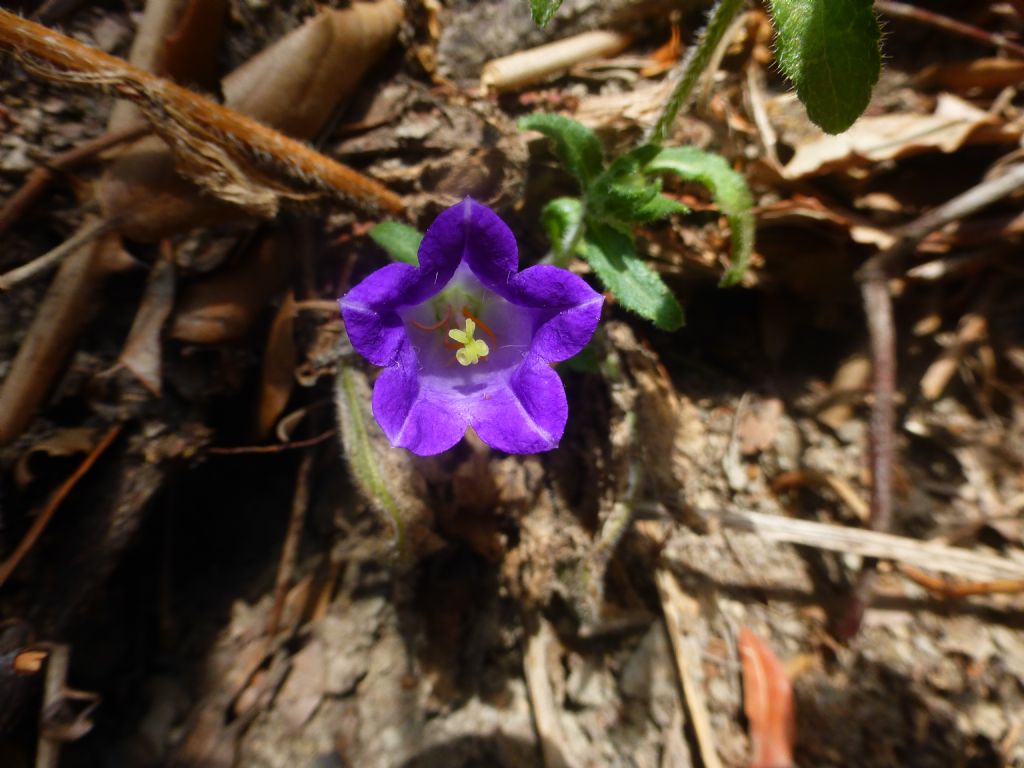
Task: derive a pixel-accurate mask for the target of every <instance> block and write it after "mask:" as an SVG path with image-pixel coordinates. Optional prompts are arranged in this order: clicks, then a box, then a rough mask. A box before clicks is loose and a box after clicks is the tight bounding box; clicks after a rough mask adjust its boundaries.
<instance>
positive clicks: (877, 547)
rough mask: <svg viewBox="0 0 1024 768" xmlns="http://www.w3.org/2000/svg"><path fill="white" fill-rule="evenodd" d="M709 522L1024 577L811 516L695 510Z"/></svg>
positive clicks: (966, 555) (977, 559)
mask: <svg viewBox="0 0 1024 768" xmlns="http://www.w3.org/2000/svg"><path fill="white" fill-rule="evenodd" d="M698 512H699V514H700V515H701V516H702V517H704V518H707V519H709V520H717V521H718V522H719V523H720V524H722V525H724V526H726V527H728V528H735V529H737V530H741V531H749V532H750V533H756V534H757V535H759V536H761V537H762V538H764V539H767V540H768V541H784V542H788V543H790V544H801V545H803V546H807V547H816V548H817V549H825V550H828V551H830V552H843V553H848V554H852V555H860V556H861V557H871V558H875V559H878V560H894V561H898V562H901V563H906V564H908V565H914V566H917V567H919V568H927V569H930V570H933V571H941V572H942V573H948V574H950V575H953V576H959V577H961V578H965V579H976V580H978V581H989V580H1002V579H1024V564H1021V563H1017V562H1014V561H1012V560H1008V559H1007V558H1005V557H997V556H995V555H984V554H981V553H978V552H972V551H971V550H968V549H962V548H959V547H950V546H948V545H946V544H940V543H938V542H933V541H918V540H917V539H910V538H907V537H906V536H895V535H893V534H891V533H882V532H880V531H866V530H863V529H861V528H850V527H847V526H842V525H833V524H831V523H819V522H815V521H813V520H794V519H793V518H789V517H782V516H780V515H765V514H761V513H759V512H741V511H739V510H734V509H731V510H698Z"/></svg>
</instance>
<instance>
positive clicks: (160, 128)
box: [0, 10, 403, 214]
mask: <svg viewBox="0 0 1024 768" xmlns="http://www.w3.org/2000/svg"><path fill="white" fill-rule="evenodd" d="M0 47H3V48H6V49H8V50H10V51H12V52H13V53H14V54H15V55H17V56H19V57H21V58H22V59H23V60H27V61H29V62H31V59H32V58H35V59H41V60H42V61H45V62H47V63H48V64H51V65H53V66H55V67H56V68H58V70H61V71H62V72H64V73H70V74H69V76H67V77H66V78H62V79H67V80H71V81H73V82H76V83H81V84H83V85H88V86H92V87H98V88H102V89H104V90H107V91H113V92H114V93H115V94H116V95H118V96H121V97H123V98H128V99H130V100H132V101H133V102H135V103H136V104H138V105H139V106H140V107H142V108H143V109H144V110H148V112H149V114H147V118H149V119H150V120H151V121H152V123H153V128H154V130H156V131H157V132H158V133H160V134H161V136H162V137H163V138H167V139H168V141H169V143H170V144H171V147H172V149H175V150H184V149H185V148H184V147H182V144H183V143H184V142H185V141H188V140H194V139H196V138H197V137H198V138H201V139H203V140H206V141H207V142H209V143H212V144H215V145H216V146H217V147H218V149H220V150H222V151H223V152H225V153H226V154H228V155H229V156H231V155H233V156H235V157H236V158H237V159H239V160H241V161H242V162H244V163H245V164H249V165H252V166H255V167H257V168H261V169H264V170H266V171H267V172H269V173H271V174H273V175H276V176H278V177H282V176H283V177H285V178H287V179H288V180H289V182H291V184H293V185H297V186H300V187H304V188H307V189H308V188H310V187H313V188H316V189H319V190H321V191H323V192H328V193H330V194H333V195H335V196H337V197H341V198H343V199H346V200H348V201H349V202H351V203H353V204H354V205H357V206H359V207H362V208H364V209H370V210H373V211H377V210H379V209H384V210H386V211H389V212H391V213H394V214H397V213H400V212H401V211H402V210H403V203H402V199H401V198H400V197H399V196H398V195H396V194H395V193H394V192H392V191H391V190H389V189H387V188H386V187H384V186H383V185H381V184H379V183H378V182H376V181H374V180H373V179H371V178H369V177H368V176H364V175H363V174H361V173H359V172H357V171H354V170H352V169H351V168H348V167H347V166H344V165H341V164H340V163H338V162H335V161H334V160H331V159H330V158H328V157H325V156H324V155H321V154H320V153H319V152H316V151H315V150H313V149H311V148H310V147H308V146H306V145H305V144H303V143H302V142H300V141H296V140H294V139H291V138H288V137H287V136H285V135H284V134H282V133H279V132H278V131H275V130H273V129H272V128H268V127H267V126H265V125H263V124H262V123H260V122H258V121H256V120H253V119H252V118H250V117H246V116H245V115H242V114H240V113H238V112H235V111H234V110H232V109H228V108H227V107H223V106H221V105H220V104H217V103H216V102H214V101H211V100H210V99H207V98H205V97H203V96H200V95H198V94H195V93H192V92H191V91H189V90H187V89H186V88H182V87H181V86H178V85H175V84H174V83H172V82H170V81H168V80H164V79H163V78H160V77H156V76H155V75H152V74H150V73H149V72H146V71H144V70H141V69H139V68H138V67H134V66H132V65H131V64H129V63H127V62H125V61H123V60H121V59H119V58H117V57H115V56H110V55H109V54H106V53H104V52H102V51H98V50H96V49H94V48H90V47H89V46H87V45H83V44H82V43H79V42H78V41H77V40H74V39H72V38H70V37H67V36H66V35H62V34H60V33H59V32H54V31H53V30H50V29H47V28H46V27H43V26H40V25H39V24H35V23H34V22H31V21H28V20H26V19H22V18H21V17H19V16H17V15H16V14H13V13H11V12H9V11H4V10H0ZM53 76H55V77H60V73H53ZM175 125H176V127H177V128H178V129H179V130H181V129H182V128H184V129H185V130H186V131H187V132H188V135H187V136H183V135H181V134H180V133H179V134H174V133H173V131H172V129H173V127H175ZM169 131H171V133H168V132H169ZM176 145H177V146H176Z"/></svg>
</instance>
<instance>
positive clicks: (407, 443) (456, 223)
mask: <svg viewBox="0 0 1024 768" xmlns="http://www.w3.org/2000/svg"><path fill="white" fill-rule="evenodd" d="M418 261H419V265H418V266H414V265H412V264H409V263H396V264H389V265H388V266H385V267H383V268H381V269H379V270H377V271H376V272H373V273H372V274H370V275H369V276H368V277H366V278H365V279H364V280H363V281H362V282H361V283H359V284H358V285H356V286H355V287H354V288H352V289H351V290H350V291H349V292H348V293H347V294H345V295H344V296H343V297H342V298H341V299H339V304H340V306H341V314H342V318H343V319H344V321H345V327H346V329H347V330H348V335H349V339H350V341H351V342H352V346H353V348H354V349H355V350H356V351H357V352H358V353H359V354H361V355H362V356H363V357H365V358H366V359H367V360H369V361H370V362H371V363H373V364H374V365H379V366H382V367H384V371H383V372H382V373H381V375H380V376H379V377H378V379H377V382H376V384H375V385H374V388H373V414H374V417H375V418H376V419H377V422H378V423H379V424H380V426H381V428H382V429H383V431H384V434H385V435H386V436H387V438H388V439H389V440H390V441H391V444H392V445H394V446H396V447H401V448H407V449H409V450H410V451H412V452H413V453H416V454H419V455H421V456H428V455H432V454H436V453H440V452H442V451H445V450H447V449H448V448H451V447H452V446H454V445H455V444H456V443H457V442H459V440H461V439H462V437H463V435H464V434H465V432H466V430H467V429H468V428H472V429H474V430H475V431H476V433H477V435H478V436H479V437H480V439H481V440H483V441H484V442H485V443H487V444H488V445H489V446H491V447H492V448H495V449H497V450H500V451H505V452H507V453H537V452H540V451H547V450H551V449H552V448H555V447H556V446H557V445H558V443H559V441H560V440H561V438H562V433H563V432H564V431H565V424H566V419H567V417H568V403H567V401H566V396H565V389H564V388H563V386H562V381H561V379H560V378H559V377H558V374H557V373H555V371H554V370H553V369H552V367H551V366H552V364H553V363H557V362H559V361H561V360H566V359H568V358H570V357H572V356H573V355H575V354H576V353H577V352H579V351H580V350H581V349H582V348H583V347H584V345H586V343H587V342H588V341H589V340H590V338H591V336H593V334H594V330H595V329H596V328H597V323H598V320H599V319H600V316H601V305H602V303H603V301H604V299H603V297H602V296H601V294H599V293H597V292H596V291H595V290H594V289H593V288H591V287H590V286H589V285H587V283H586V282H585V281H584V280H583V279H582V278H580V277H578V276H576V275H574V274H572V273H571V272H569V271H567V270H565V269H561V268H559V267H555V266H551V265H537V266H533V267H530V268H528V269H525V270H523V271H522V272H520V271H519V253H518V248H517V246H516V240H515V237H514V235H513V234H512V231H511V230H510V229H509V228H508V226H507V225H506V224H505V222H503V221H502V220H501V219H500V218H499V217H498V215H497V214H496V213H494V211H492V210H491V209H490V208H488V207H487V206H485V205H482V204H480V203H478V202H476V201H474V200H470V199H468V198H467V199H466V200H464V201H463V202H461V203H459V204H457V205H455V206H453V207H451V208H449V209H447V210H446V211H444V212H443V213H442V214H441V215H440V216H438V217H437V219H435V220H434V223H433V224H431V226H430V228H429V229H427V232H426V234H425V235H424V236H423V240H422V242H421V243H420V245H419V250H418Z"/></svg>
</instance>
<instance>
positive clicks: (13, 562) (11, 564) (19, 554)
mask: <svg viewBox="0 0 1024 768" xmlns="http://www.w3.org/2000/svg"><path fill="white" fill-rule="evenodd" d="M122 427H123V425H122V424H115V425H114V426H112V427H111V428H110V429H108V430H107V432H106V434H105V435H103V437H102V438H100V441H99V443H97V444H96V447H95V448H93V449H92V451H90V452H89V455H88V456H86V457H85V459H84V460H83V461H82V463H81V464H79V465H78V468H77V469H76V470H75V471H74V472H72V473H71V476H70V477H69V478H68V479H67V480H65V481H64V482H63V483H61V485H60V487H59V488H58V489H57V490H56V491H54V493H53V495H52V496H50V499H49V501H47V502H46V506H45V507H43V509H42V511H41V512H40V513H39V514H38V515H36V519H35V520H33V521H32V526H31V527H30V528H29V529H28V531H27V532H26V533H25V536H24V537H23V538H22V539H21V541H20V542H18V546H17V547H15V549H14V551H13V552H12V553H11V554H10V556H9V557H8V558H7V559H6V560H4V561H3V562H2V563H0V587H3V585H4V584H5V583H6V582H7V579H8V578H10V575H11V574H12V573H13V572H14V569H15V568H17V567H18V564H19V563H20V562H21V561H22V559H23V558H24V557H25V555H27V554H28V552H29V550H30V549H32V547H33V546H34V545H35V543H36V541H38V539H39V537H40V536H41V535H42V533H43V531H44V530H45V529H46V526H47V525H49V524H50V520H52V519H53V515H54V513H55V512H56V511H57V508H58V507H59V506H60V505H61V502H63V501H64V499H65V498H67V495H68V494H69V493H71V489H72V488H74V487H75V485H76V484H77V483H78V481H79V480H81V479H82V477H83V476H84V475H85V473H86V472H88V471H89V470H90V469H91V468H92V465H93V464H95V463H96V460H97V459H99V457H100V456H102V455H103V453H104V451H106V450H107V448H109V447H110V444H111V443H112V442H114V438H116V437H117V436H118V435H119V434H121V428H122Z"/></svg>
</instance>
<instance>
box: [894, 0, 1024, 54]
mask: <svg viewBox="0 0 1024 768" xmlns="http://www.w3.org/2000/svg"><path fill="white" fill-rule="evenodd" d="M875 8H877V9H878V10H879V11H881V12H882V13H884V14H886V15H887V16H897V17H899V18H902V19H909V20H910V21H916V22H918V23H920V24H928V25H930V26H933V27H938V28H939V29H944V30H946V31H947V32H952V33H953V34H955V35H961V36H962V37H967V38H970V39H971V40H977V41H978V42H979V43H987V44H989V45H993V46H995V47H997V48H1005V49H1006V50H1007V51H1011V52H1012V53H1014V54H1016V55H1017V56H1024V46H1022V45H1020V44H1019V43H1015V42H1013V41H1012V40H1010V39H1009V38H1007V37H1006V36H1005V35H1001V34H999V33H998V32H988V31H986V30H984V29H981V28H980V27H975V26H974V25H972V24H965V23H964V22H962V21H958V20H956V19H951V18H950V17H949V16H943V15H942V14H941V13H936V12H935V11H929V10H926V9H924V8H918V7H917V6H915V5H911V4H910V3H900V2H895V0H875Z"/></svg>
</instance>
